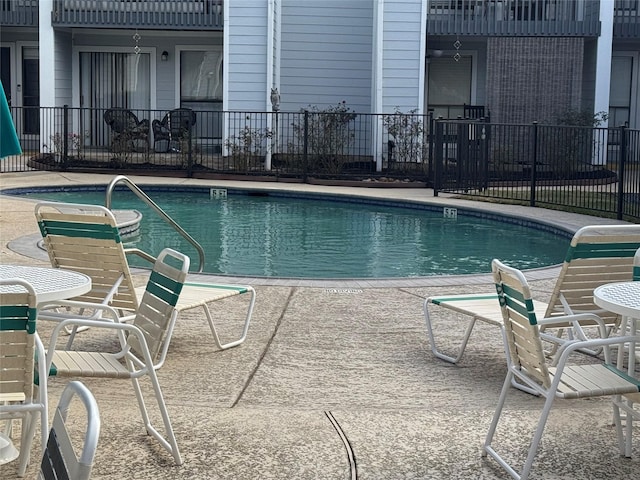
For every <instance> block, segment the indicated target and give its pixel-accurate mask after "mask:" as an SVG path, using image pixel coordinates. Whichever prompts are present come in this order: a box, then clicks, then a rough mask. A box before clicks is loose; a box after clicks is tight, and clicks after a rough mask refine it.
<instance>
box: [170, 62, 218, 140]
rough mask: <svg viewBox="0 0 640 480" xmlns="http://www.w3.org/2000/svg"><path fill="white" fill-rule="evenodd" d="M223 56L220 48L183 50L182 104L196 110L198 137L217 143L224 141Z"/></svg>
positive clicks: (196, 132)
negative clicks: (218, 49)
mask: <svg viewBox="0 0 640 480" xmlns="http://www.w3.org/2000/svg"><path fill="white" fill-rule="evenodd" d="M222 59H223V56H222V52H221V51H217V50H182V51H181V52H180V106H181V107H185V108H191V109H193V110H195V112H196V125H195V135H196V137H197V138H199V139H201V140H202V139H215V141H214V142H213V144H215V145H219V144H220V142H221V141H222ZM200 144H201V145H203V142H202V141H200Z"/></svg>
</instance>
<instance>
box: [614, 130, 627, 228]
mask: <svg viewBox="0 0 640 480" xmlns="http://www.w3.org/2000/svg"><path fill="white" fill-rule="evenodd" d="M618 158H619V159H620V160H619V161H620V168H619V169H618V208H617V212H616V218H617V219H618V220H622V213H623V212H624V182H625V173H626V172H625V164H626V161H627V131H626V127H625V126H624V125H621V126H620V151H619V152H618Z"/></svg>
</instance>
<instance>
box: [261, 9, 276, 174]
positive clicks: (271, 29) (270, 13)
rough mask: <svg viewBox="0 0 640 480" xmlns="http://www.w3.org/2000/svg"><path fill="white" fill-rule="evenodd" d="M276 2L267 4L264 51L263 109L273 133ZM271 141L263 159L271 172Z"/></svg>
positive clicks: (268, 141) (266, 168) (269, 128)
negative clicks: (272, 98)
mask: <svg viewBox="0 0 640 480" xmlns="http://www.w3.org/2000/svg"><path fill="white" fill-rule="evenodd" d="M275 1H276V0H269V3H268V4H267V51H266V60H267V65H266V67H267V68H266V70H267V78H266V79H265V80H266V81H265V86H266V88H265V109H264V111H265V112H267V130H269V131H273V123H274V121H273V113H269V112H271V89H272V88H275V87H276V86H275V85H274V83H273V62H274V55H273V45H274V38H273V37H274V35H275V24H274V8H275V5H274V2H275ZM272 146H273V141H272V140H271V139H267V153H266V155H265V158H264V168H265V170H267V171H270V170H271V155H272V153H273V151H272V150H273V148H272Z"/></svg>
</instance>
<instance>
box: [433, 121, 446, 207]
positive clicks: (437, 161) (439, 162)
mask: <svg viewBox="0 0 640 480" xmlns="http://www.w3.org/2000/svg"><path fill="white" fill-rule="evenodd" d="M434 125H435V129H434V130H435V140H434V141H435V145H434V147H435V148H434V150H435V155H434V161H433V196H434V197H437V196H438V190H440V188H441V183H442V168H443V163H444V161H443V159H442V157H443V156H444V155H443V151H442V143H443V140H444V139H443V137H444V135H443V133H442V130H443V127H444V122H439V121H436V122H435V124H434Z"/></svg>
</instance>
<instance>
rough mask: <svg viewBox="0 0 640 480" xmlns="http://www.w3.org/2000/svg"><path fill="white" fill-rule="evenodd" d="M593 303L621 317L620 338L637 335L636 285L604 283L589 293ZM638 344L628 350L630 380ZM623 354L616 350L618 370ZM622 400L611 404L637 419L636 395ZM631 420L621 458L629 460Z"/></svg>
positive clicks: (639, 291) (639, 288)
mask: <svg viewBox="0 0 640 480" xmlns="http://www.w3.org/2000/svg"><path fill="white" fill-rule="evenodd" d="M593 303H595V304H596V305H598V306H599V307H602V308H604V309H606V310H609V311H610V312H614V313H617V314H619V315H622V324H621V331H622V332H623V334H629V335H638V327H639V326H640V282H638V281H635V282H619V283H607V284H606V285H602V286H600V287H598V288H596V289H595V290H594V291H593ZM639 353H640V352H639V351H638V344H637V343H634V344H631V345H630V346H629V358H628V366H627V368H628V370H627V372H628V374H629V375H630V376H632V377H636V378H637V376H636V375H635V364H636V358H637V357H638V354H639ZM623 361H624V350H623V349H619V350H618V368H619V369H622V368H623V367H624V363H623ZM624 397H625V398H620V397H619V396H618V397H616V398H615V399H614V402H616V403H618V404H619V405H620V406H623V405H626V407H627V408H625V410H626V412H627V416H629V414H631V415H632V418H633V417H635V418H640V411H638V410H634V409H633V404H634V403H638V402H640V394H632V395H625V396H624ZM632 418H629V419H628V421H627V422H626V424H627V425H626V427H627V428H626V439H627V441H626V445H625V452H624V455H625V456H626V457H631V430H632V421H631V420H632Z"/></svg>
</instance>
